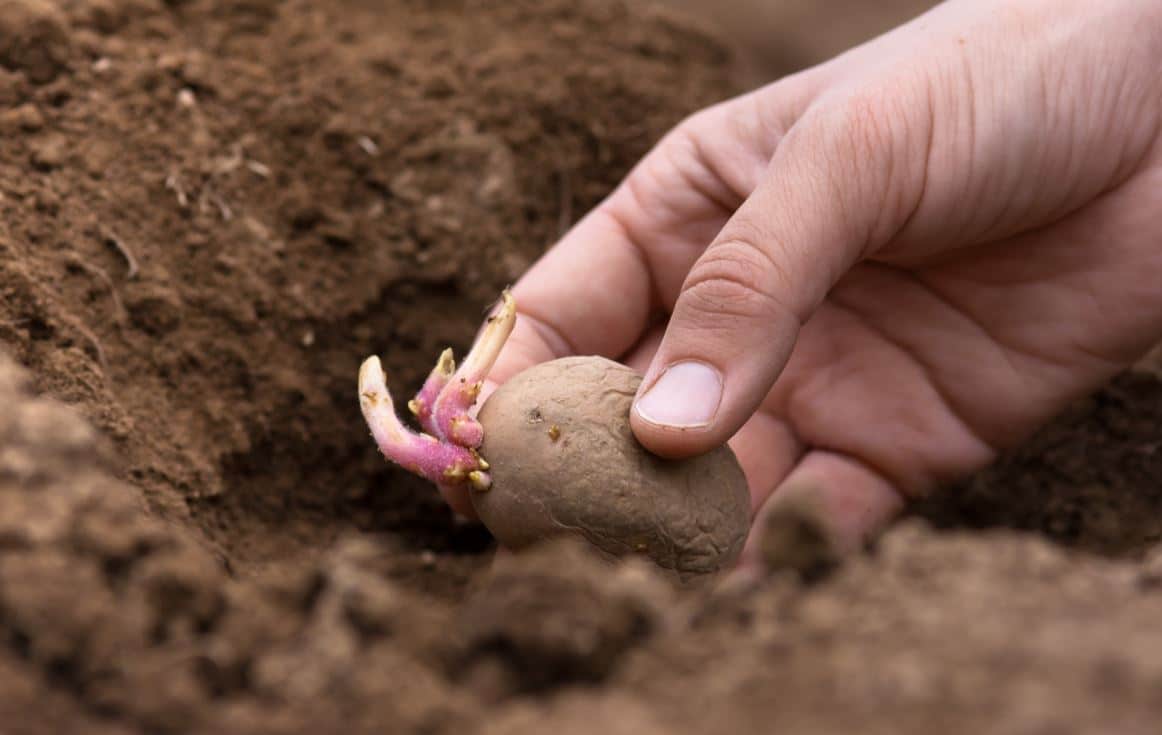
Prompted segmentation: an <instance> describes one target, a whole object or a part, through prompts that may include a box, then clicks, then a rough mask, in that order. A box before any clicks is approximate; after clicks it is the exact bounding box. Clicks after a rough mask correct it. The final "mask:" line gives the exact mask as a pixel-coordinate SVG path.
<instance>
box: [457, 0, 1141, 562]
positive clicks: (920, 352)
mask: <svg viewBox="0 0 1162 735" xmlns="http://www.w3.org/2000/svg"><path fill="white" fill-rule="evenodd" d="M578 273H584V274H586V277H584V278H578V277H577V274H578ZM513 294H514V296H515V298H516V303H517V309H518V319H517V322H516V326H515V329H514V331H513V333H512V335H511V337H510V338H509V340H508V342H507V344H506V345H505V347H504V349H503V351H501V353H500V356H499V360H498V361H497V363H496V364H495V366H494V367H493V369H492V370H491V372H490V374H489V380H488V382H486V384H485V386H484V395H485V396H486V395H487V393H488V391H489V389H490V387H493V386H495V385H496V384H498V383H501V382H503V381H505V380H506V379H507V378H509V377H511V376H512V375H515V374H516V373H517V372H519V371H521V370H523V369H525V368H527V367H529V366H531V365H533V364H536V363H539V362H542V361H545V360H550V359H553V358H557V357H563V356H567V355H573V354H582V355H584V354H599V355H603V356H606V357H611V358H614V359H619V360H621V361H623V362H625V363H627V364H629V365H631V366H633V367H636V368H638V369H639V370H641V371H642V372H644V373H645V380H644V382H643V389H642V393H641V394H640V395H639V397H638V401H637V403H636V404H635V409H634V411H633V413H632V414H631V423H632V426H633V429H634V432H635V434H636V435H637V437H638V438H639V440H640V441H641V442H642V443H643V444H644V445H645V446H646V447H647V448H649V449H650V450H652V451H654V452H657V453H659V454H662V455H665V456H689V455H693V454H697V453H700V452H703V451H707V450H709V449H711V448H713V447H715V446H718V445H721V444H722V443H724V442H729V443H730V445H731V447H732V448H733V449H734V450H735V452H736V454H737V455H738V457H739V460H740V461H741V462H742V464H743V467H744V470H745V471H746V475H747V479H748V481H749V483H750V489H751V493H752V497H753V505H754V508H755V509H756V513H757V514H758V516H759V517H761V514H762V513H763V512H766V511H767V510H769V509H770V508H771V507H774V506H775V505H776V504H777V503H779V502H785V501H786V500H787V499H789V498H792V497H795V496H797V495H798V496H806V497H809V498H811V499H813V500H815V501H817V502H818V503H819V504H820V507H821V508H822V509H823V510H824V513H825V518H826V520H827V524H828V526H829V529H830V531H831V532H832V534H833V536H834V537H835V539H836V541H837V543H838V544H839V545H840V546H841V547H843V548H848V549H850V548H855V547H856V546H858V545H859V544H860V543H861V542H862V541H863V540H864V539H866V538H867V537H868V536H869V535H872V534H874V533H875V532H877V531H878V530H880V529H881V528H882V527H883V526H884V525H885V524H886V523H887V522H889V521H890V520H891V519H892V518H893V517H895V516H896V515H897V514H898V513H899V512H900V511H901V509H903V508H904V507H905V506H906V503H907V502H908V501H909V500H911V499H914V498H916V497H919V496H921V495H923V494H925V493H928V492H931V491H932V490H934V489H936V488H939V487H941V486H942V485H944V484H945V483H947V482H948V481H950V480H954V479H956V478H959V477H962V476H964V475H966V474H968V473H971V472H973V471H974V470H977V469H980V468H982V467H984V466H986V465H987V464H989V463H990V462H991V461H992V460H994V459H995V458H996V456H997V454H998V453H999V452H1001V451H1003V450H1005V449H1007V448H1010V447H1013V446H1014V445H1016V444H1017V443H1019V442H1020V441H1021V440H1022V439H1023V438H1025V437H1027V436H1028V435H1029V434H1030V433H1031V432H1032V431H1034V430H1035V429H1036V428H1038V427H1039V426H1041V425H1043V424H1044V423H1045V422H1046V421H1048V420H1049V419H1051V418H1052V417H1053V416H1054V415H1055V414H1057V413H1058V412H1059V411H1060V410H1062V409H1063V408H1064V407H1065V406H1066V405H1067V404H1068V403H1069V402H1070V401H1072V400H1074V399H1076V398H1077V397H1079V396H1082V395H1084V394H1086V393H1088V392H1091V391H1093V390H1094V389H1096V388H1097V387H1099V386H1100V385H1101V384H1102V383H1103V382H1104V381H1106V380H1107V379H1109V378H1110V377H1111V376H1113V375H1114V374H1116V373H1117V372H1118V371H1119V370H1121V369H1123V368H1124V367H1126V366H1127V365H1129V364H1131V363H1132V362H1133V361H1134V360H1135V359H1137V358H1138V357H1139V356H1141V355H1142V354H1144V353H1145V352H1146V351H1147V350H1148V349H1149V348H1150V347H1151V346H1152V345H1154V344H1155V343H1157V342H1159V341H1162V1H1159V0H1112V1H1110V2H1101V3H1096V2H1092V0H1008V1H1003V0H951V1H950V2H948V3H946V4H944V5H942V6H939V7H937V8H935V9H934V10H933V11H931V12H930V13H928V14H926V15H924V16H922V17H920V18H918V19H917V20H915V21H913V22H911V23H909V24H907V25H904V26H902V27H900V28H898V29H896V30H894V31H892V32H891V33H889V34H887V35H885V36H883V37H880V38H878V39H876V40H874V41H872V42H870V43H868V44H866V45H864V46H861V47H859V48H856V49H854V50H852V51H850V52H848V53H847V54H845V55H842V56H840V57H838V58H836V59H834V60H832V61H830V62H828V63H826V64H823V65H821V66H818V67H815V68H812V69H809V70H807V71H805V72H802V73H800V74H797V75H795V76H792V77H788V78H785V79H782V80H780V81H778V82H775V83H774V84H771V85H770V86H767V87H765V88H762V89H759V90H757V91H755V92H753V93H750V94H747V95H745V96H742V97H739V98H736V99H732V100H730V101H727V102H724V103H722V104H720V105H718V106H715V107H713V108H710V109H707V110H705V111H703V112H700V113H698V114H696V115H694V116H692V117H691V118H689V119H688V120H687V121H685V122H683V123H682V124H681V125H680V126H678V127H677V128H676V129H675V130H674V131H672V132H671V133H670V134H669V135H667V136H666V137H665V138H664V139H663V140H662V141H661V142H660V143H659V144H658V145H657V146H656V148H655V149H654V150H653V151H652V152H651V153H650V154H649V155H648V156H647V157H645V158H644V159H643V160H642V161H641V162H640V164H639V165H638V166H637V167H636V168H635V169H634V170H633V171H632V173H631V174H630V175H629V176H628V177H627V178H626V180H625V181H624V182H623V183H622V184H621V185H620V186H619V187H618V188H617V189H616V190H615V191H614V192H613V193H612V194H611V195H610V196H609V197H608V198H607V199H606V200H605V201H604V202H603V203H601V204H600V205H599V206H598V207H597V208H596V209H595V210H593V211H592V212H590V213H589V214H588V215H587V216H586V217H585V218H584V219H583V220H582V221H580V222H579V223H578V224H577V225H576V226H575V227H574V228H573V229H572V230H571V231H570V232H569V233H568V234H567V235H566V236H565V237H564V238H563V239H562V240H561V241H560V242H559V243H558V244H557V245H556V246H554V247H553V248H551V249H550V250H549V252H548V253H547V254H546V255H545V256H544V257H543V258H542V259H541V260H540V261H539V262H538V263H536V264H535V266H534V267H533V268H532V269H531V270H530V271H529V272H528V273H527V274H526V275H525V276H524V277H523V278H522V279H521V280H520V281H519V283H518V284H516V286H515V287H514V289H513ZM674 365H679V367H677V368H672V367H671V366H674ZM668 368H669V372H668V375H669V376H670V378H671V379H672V380H669V381H666V380H659V378H660V377H661V376H663V375H665V374H667V369H668ZM667 383H669V385H670V386H672V387H673V388H674V390H673V391H672V395H668V396H666V395H660V392H661V391H664V390H665V389H666V387H667ZM655 387H658V391H659V392H655V393H654V394H653V395H652V397H649V396H647V395H646V394H647V392H648V391H650V390H651V389H653V388H655ZM719 387H721V395H719V392H718V390H717V389H718V388H719ZM441 489H442V491H443V492H444V495H445V497H446V498H447V500H448V501H449V503H450V504H451V505H452V506H453V507H454V508H455V509H457V510H458V511H460V512H462V513H465V514H467V515H471V514H472V511H471V505H470V503H469V502H468V498H467V493H468V492H469V489H468V488H466V487H465V486H463V485H449V486H443V487H442V488H441Z"/></svg>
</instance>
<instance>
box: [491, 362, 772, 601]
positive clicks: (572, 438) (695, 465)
mask: <svg viewBox="0 0 1162 735" xmlns="http://www.w3.org/2000/svg"><path fill="white" fill-rule="evenodd" d="M640 383H641V376H640V375H639V374H637V373H636V372H634V371H633V370H631V369H630V368H627V367H625V366H624V365H620V364H618V363H616V362H613V361H610V360H606V359H604V358H600V357H569V358H563V359H560V360H554V361H552V362H547V363H543V364H541V365H537V366H535V367H532V368H530V369H528V370H526V371H525V372H523V373H521V374H519V375H517V376H516V377H514V378H512V379H511V380H509V381H508V382H507V383H505V384H504V385H503V386H501V387H500V388H499V389H498V390H497V391H496V392H495V393H493V394H492V396H491V397H489V399H488V401H487V402H486V403H485V404H484V406H483V407H482V408H481V410H480V414H479V420H480V422H481V423H482V424H483V425H484V445H483V447H482V448H481V454H482V455H483V456H484V458H485V459H486V460H487V461H488V462H489V464H490V465H491V466H492V468H491V474H492V483H493V484H492V488H491V489H490V490H488V491H485V492H474V493H473V494H472V502H473V504H474V505H475V507H476V510H477V512H478V513H479V514H480V519H481V520H482V521H483V522H484V524H485V525H486V526H487V527H488V528H489V530H490V531H492V533H493V535H494V536H496V538H497V540H498V541H499V542H500V543H501V545H502V546H504V547H506V548H509V549H513V550H517V549H520V548H523V547H525V546H528V545H530V544H532V543H534V542H536V541H539V540H541V539H545V538H549V537H555V536H561V535H567V534H580V535H581V536H583V537H584V538H585V539H587V540H588V541H589V542H590V543H591V544H593V545H594V546H596V547H597V548H598V549H600V550H601V551H603V552H605V553H606V554H608V555H611V556H624V555H627V554H644V555H646V556H648V557H650V558H652V559H653V560H654V561H655V562H656V563H657V564H658V565H659V566H660V567H662V568H663V569H666V570H669V571H670V572H672V573H673V574H675V575H676V576H677V577H678V578H679V579H680V580H683V581H685V580H690V579H692V578H696V577H700V576H702V575H706V574H711V573H714V572H716V571H718V570H720V569H723V568H726V567H729V566H731V565H732V564H733V562H734V561H735V560H736V559H737V558H738V556H739V554H740V553H741V551H742V547H743V544H744V542H745V540H746V536H747V532H748V529H749V526H750V520H751V519H750V495H749V492H748V490H747V484H746V478H745V477H744V475H743V472H742V468H741V467H740V466H739V464H738V460H737V459H736V458H735V456H734V454H733V452H731V451H730V449H729V448H726V447H723V448H721V449H718V450H716V451H714V452H711V453H709V454H705V455H702V456H700V457H695V458H692V459H687V460H681V461H674V460H665V459H662V458H660V457H657V456H655V455H653V454H650V453H649V452H647V451H646V450H645V448H644V447H642V446H641V444H639V443H638V442H637V440H636V439H635V438H634V436H633V434H632V432H631V430H630V427H629V414H630V406H631V403H632V401H633V397H634V394H635V393H636V391H637V388H638V385H639V384H640Z"/></svg>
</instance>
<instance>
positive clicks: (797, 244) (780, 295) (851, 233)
mask: <svg viewBox="0 0 1162 735" xmlns="http://www.w3.org/2000/svg"><path fill="white" fill-rule="evenodd" d="M880 105H881V103H880V102H879V101H878V100H876V99H873V98H872V97H871V96H870V95H861V96H860V98H859V99H857V100H852V99H848V100H846V101H844V102H843V103H842V104H840V105H828V106H826V107H822V108H814V109H813V110H811V111H809V112H808V113H807V114H806V115H805V116H804V117H802V118H800V120H799V121H798V122H797V123H796V124H795V125H794V126H793V127H792V128H791V130H790V131H788V134H787V136H786V137H785V138H784V139H783V140H782V141H781V142H780V143H779V146H778V148H777V149H776V151H775V153H774V156H773V157H772V159H771V162H770V165H769V167H768V170H767V173H766V176H765V177H764V179H763V180H762V182H761V183H760V184H759V186H758V187H757V188H756V189H755V190H754V192H753V193H752V194H751V196H750V197H749V198H748V199H747V200H746V201H745V202H744V203H743V204H742V206H740V207H739V208H738V209H737V210H736V211H735V213H734V215H733V216H732V217H731V219H730V220H729V221H728V222H727V224H726V225H725V226H724V227H723V229H722V230H721V231H720V232H719V234H718V236H717V237H716V238H715V240H714V242H713V243H711V245H710V246H709V247H708V248H707V249H706V250H705V251H704V252H703V254H702V256H701V257H700V258H699V259H698V260H697V261H696V262H695V264H694V265H693V267H692V268H691V269H690V271H689V273H688V275H687V277H686V280H685V282H684V284H683V286H682V289H681V291H680V293H679V295H678V298H677V301H676V303H675V304H674V308H673V311H672V316H671V319H670V322H669V325H668V327H667V329H666V333H665V336H664V338H663V339H662V342H661V345H660V346H659V348H658V351H657V353H656V354H655V356H654V358H653V361H652V363H651V365H650V367H649V369H648V370H647V371H646V374H645V376H644V379H643V381H642V386H641V388H640V389H639V393H638V396H637V397H636V399H635V403H634V409H633V411H632V414H631V417H630V421H631V426H632V427H633V431H634V433H635V435H636V436H637V437H638V440H639V441H641V442H642V444H643V445H644V446H645V447H646V448H648V449H650V450H651V451H653V452H655V453H657V454H659V455H662V456H668V457H680V456H690V455H694V454H700V453H702V452H705V451H709V450H711V449H713V448H715V447H717V446H720V445H722V444H724V443H726V441H727V440H728V439H729V438H730V437H731V436H732V435H733V434H734V433H735V432H736V431H737V430H738V429H739V428H740V427H741V426H742V425H743V424H744V423H745V422H746V421H747V419H749V418H750V416H751V415H752V414H754V412H755V411H756V410H757V409H758V408H759V405H760V404H761V402H762V400H763V399H764V397H765V396H766V395H767V393H768V392H769V391H770V389H771V387H772V385H773V384H774V382H775V380H776V378H777V377H778V375H779V373H780V372H781V371H782V369H783V367H784V365H785V364H786V362H787V360H788V358H789V357H790V354H791V350H792V348H793V346H794V344H795V339H796V337H797V335H798V332H799V328H800V325H801V324H802V323H803V322H804V321H806V320H807V318H808V317H809V316H810V315H811V313H812V312H813V311H814V310H815V309H816V308H817V307H818V305H819V304H820V303H821V302H822V300H823V299H824V298H825V297H826V295H827V293H828V291H829V290H830V289H831V288H832V287H833V286H834V285H835V283H836V282H837V281H838V280H839V279H840V278H841V277H842V276H843V274H844V273H845V272H846V271H848V270H849V269H850V268H851V267H852V266H853V265H854V264H855V263H856V262H857V261H858V260H859V259H861V258H862V257H864V255H865V254H866V253H867V252H869V251H870V250H872V249H874V248H875V247H876V245H877V244H878V243H882V242H885V241H886V240H887V239H888V238H889V237H890V236H891V235H892V234H893V233H894V232H895V231H897V230H898V229H899V227H900V226H902V225H903V223H904V222H905V221H906V220H907V217H908V215H909V213H910V212H912V211H914V209H915V203H916V202H917V201H918V200H919V196H920V193H921V191H922V190H923V181H924V169H925V168H926V165H927V161H926V148H927V141H928V139H929V138H928V135H927V132H926V131H922V130H917V127H922V126H909V125H908V124H907V121H906V120H903V121H902V117H903V116H901V114H900V113H899V110H898V108H897V111H896V114H895V117H894V118H891V117H889V116H888V115H886V114H881V113H880V112H879V109H878V107H879V106H880ZM923 109H925V110H926V109H927V108H926V107H923ZM889 120H891V124H888V121H889ZM880 121H883V122H884V124H883V125H880V124H878V123H879V122H880ZM902 122H903V124H901V123H902ZM918 132H919V133H922V134H920V135H917V134H916V133H918ZM913 141H919V143H920V145H919V147H916V146H914V145H913Z"/></svg>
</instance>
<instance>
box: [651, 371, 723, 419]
mask: <svg viewBox="0 0 1162 735" xmlns="http://www.w3.org/2000/svg"><path fill="white" fill-rule="evenodd" d="M721 400H722V375H720V374H719V372H718V371H717V370H716V369H714V368H713V367H711V366H710V365H707V364H706V363H704V362H678V363H674V364H673V365H671V366H669V367H668V368H666V371H665V372H664V373H662V377H660V378H658V380H657V382H656V383H654V385H653V387H651V388H650V389H649V390H648V391H646V393H645V395H643V396H642V397H641V398H639V399H638V401H637V406H636V409H637V413H638V415H639V416H641V417H642V418H643V419H645V420H646V421H648V422H649V423H651V424H658V425H660V426H672V427H674V428H678V429H692V428H697V427H699V426H706V425H707V424H709V423H710V421H711V419H713V418H714V414H715V413H717V412H718V404H719V402H720V401H721Z"/></svg>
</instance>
